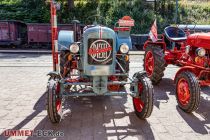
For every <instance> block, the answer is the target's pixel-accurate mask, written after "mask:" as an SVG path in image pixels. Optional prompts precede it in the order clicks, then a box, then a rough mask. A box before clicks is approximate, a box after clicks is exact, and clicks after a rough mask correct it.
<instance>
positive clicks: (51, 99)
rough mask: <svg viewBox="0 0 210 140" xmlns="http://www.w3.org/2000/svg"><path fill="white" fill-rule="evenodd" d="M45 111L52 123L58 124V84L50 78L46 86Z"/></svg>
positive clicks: (59, 113) (59, 118)
mask: <svg viewBox="0 0 210 140" xmlns="http://www.w3.org/2000/svg"><path fill="white" fill-rule="evenodd" d="M46 101H47V102H46V110H47V114H48V117H49V119H50V121H51V122H52V123H59V122H60V121H61V118H62V113H63V110H62V97H61V94H60V83H59V82H58V81H57V80H55V79H53V78H51V79H50V81H49V82H48V86H47V95H46Z"/></svg>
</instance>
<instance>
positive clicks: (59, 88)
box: [47, 16, 154, 123]
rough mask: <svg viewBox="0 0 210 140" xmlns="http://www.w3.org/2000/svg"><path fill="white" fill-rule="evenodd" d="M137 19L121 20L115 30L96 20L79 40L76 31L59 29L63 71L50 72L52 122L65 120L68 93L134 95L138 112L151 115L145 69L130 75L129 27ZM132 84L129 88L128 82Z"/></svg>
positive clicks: (49, 114)
mask: <svg viewBox="0 0 210 140" xmlns="http://www.w3.org/2000/svg"><path fill="white" fill-rule="evenodd" d="M132 26H134V20H133V19H131V18H130V17H129V16H124V17H123V18H122V19H120V20H119V21H118V22H117V23H116V26H115V28H114V30H113V29H111V28H108V27H106V26H102V25H100V24H98V23H96V22H94V24H93V25H87V26H86V27H84V29H83V31H82V32H83V33H82V36H81V40H80V42H75V37H74V36H75V32H73V31H60V32H59V35H58V44H59V50H60V58H59V62H60V70H59V72H55V71H54V72H50V73H49V76H50V78H49V82H48V86H47V112H48V116H49V118H50V120H51V122H52V123H59V122H60V121H61V119H62V115H63V111H62V104H63V99H64V98H65V97H69V96H105V95H109V96H121V95H128V94H129V95H131V96H132V97H133V105H134V109H135V113H136V115H137V116H138V117H139V118H140V119H145V118H147V117H149V116H150V115H151V113H152V110H153V92H154V91H153V86H152V84H151V81H150V79H149V78H148V77H147V75H146V73H145V72H137V73H135V74H134V75H133V76H132V78H130V77H129V50H130V49H131V48H132V43H131V38H130V30H131V27H132ZM127 84H129V85H130V89H126V88H125V85H127Z"/></svg>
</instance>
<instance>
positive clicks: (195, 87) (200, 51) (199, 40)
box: [144, 26, 210, 112]
mask: <svg viewBox="0 0 210 140" xmlns="http://www.w3.org/2000/svg"><path fill="white" fill-rule="evenodd" d="M158 38H159V39H158V41H157V42H152V40H150V39H149V40H147V41H146V42H145V44H144V50H145V57H144V69H145V71H146V72H147V75H148V76H149V77H150V79H151V80H152V82H153V84H158V83H159V82H160V81H161V79H162V77H163V76H164V73H163V72H164V70H165V67H166V66H167V65H168V64H173V65H176V66H179V67H180V69H179V70H178V72H177V73H176V75H175V78H174V81H175V83H176V96H177V101H178V104H179V106H180V108H181V109H183V110H184V111H186V112H192V111H194V110H196V109H197V107H198V105H199V101H200V86H210V33H196V34H191V35H190V34H188V35H186V33H185V32H184V31H183V30H181V29H179V28H177V27H172V26H170V27H167V28H166V29H165V30H164V34H162V35H158Z"/></svg>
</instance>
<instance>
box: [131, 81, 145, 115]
mask: <svg viewBox="0 0 210 140" xmlns="http://www.w3.org/2000/svg"><path fill="white" fill-rule="evenodd" d="M142 91H143V85H142V83H138V92H139V94H140V93H142ZM133 103H134V106H135V108H136V110H137V111H138V112H142V110H143V108H144V102H143V101H142V100H141V95H139V98H133Z"/></svg>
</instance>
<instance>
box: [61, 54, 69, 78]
mask: <svg viewBox="0 0 210 140" xmlns="http://www.w3.org/2000/svg"><path fill="white" fill-rule="evenodd" d="M68 56H69V51H66V50H61V52H60V74H61V75H62V77H66V76H67V74H68V73H69V71H70V64H69V63H70V62H69V61H68Z"/></svg>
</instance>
